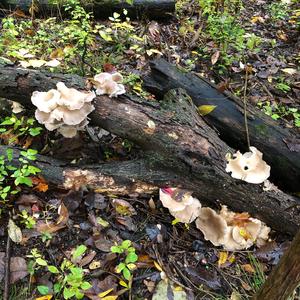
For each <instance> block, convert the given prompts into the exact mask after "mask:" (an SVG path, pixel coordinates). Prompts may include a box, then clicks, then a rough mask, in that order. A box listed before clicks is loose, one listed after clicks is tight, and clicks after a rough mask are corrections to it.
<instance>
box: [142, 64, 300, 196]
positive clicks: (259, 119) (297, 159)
mask: <svg viewBox="0 0 300 300" xmlns="http://www.w3.org/2000/svg"><path fill="white" fill-rule="evenodd" d="M144 87H145V88H146V89H147V90H148V91H150V92H151V93H153V94H155V95H157V96H158V97H160V98H162V97H163V95H164V94H165V93H166V92H167V91H168V90H170V89H174V88H183V89H185V90H186V91H187V93H188V94H189V95H190V97H191V98H192V99H193V102H194V104H195V105H196V106H200V105H215V106H216V108H215V109H214V110H213V111H212V112H211V113H209V114H208V115H206V116H205V117H204V119H205V121H206V122H207V123H208V124H209V125H210V126H211V127H213V128H215V129H216V130H217V131H218V133H219V134H220V138H221V139H222V140H223V141H224V142H226V143H227V144H228V145H229V146H230V147H233V148H235V149H240V150H242V151H247V150H248V149H247V142H246V141H247V140H246V132H245V125H244V115H243V103H242V101H241V100H240V99H237V98H236V97H235V96H233V95H232V94H230V93H220V92H219V91H218V90H217V88H216V86H215V85H213V84H212V83H210V82H208V81H207V80H206V79H204V78H201V77H198V76H197V75H195V74H193V73H191V72H189V73H184V72H182V71H180V70H179V69H177V68H176V67H175V66H174V65H171V64H170V63H168V62H167V61H165V60H164V59H157V60H154V61H153V62H152V63H151V73H150V74H149V75H148V76H146V77H145V78H144ZM247 114H248V127H249V133H250V142H251V145H252V146H255V147H256V148H258V149H259V150H260V151H261V152H263V153H264V158H265V160H266V161H267V163H268V164H269V165H271V166H272V169H271V179H272V181H273V182H275V183H276V184H277V185H278V186H280V187H281V188H282V189H285V190H288V191H292V192H298V191H299V182H300V153H299V152H293V151H292V150H291V149H289V144H293V141H295V139H296V136H297V132H296V131H294V130H291V129H287V128H282V127H280V125H279V124H278V122H277V123H276V122H275V121H274V120H272V119H271V118H270V117H268V116H266V115H265V114H264V113H263V112H261V111H260V110H258V109H256V108H254V107H252V106H251V105H250V104H249V103H248V112H247Z"/></svg>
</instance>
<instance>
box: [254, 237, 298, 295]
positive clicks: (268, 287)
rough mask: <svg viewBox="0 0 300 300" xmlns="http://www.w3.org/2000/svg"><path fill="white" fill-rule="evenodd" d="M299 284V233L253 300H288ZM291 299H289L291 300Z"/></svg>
mask: <svg viewBox="0 0 300 300" xmlns="http://www.w3.org/2000/svg"><path fill="white" fill-rule="evenodd" d="M299 284H300V231H298V233H297V235H296V236H295V238H294V240H293V242H292V244H291V246H290V247H289V249H287V250H286V251H285V253H284V254H283V256H282V258H281V259H280V260H279V263H278V265H277V266H276V267H275V268H274V270H272V272H271V274H270V275H269V277H268V278H267V280H266V282H265V283H264V285H263V286H262V287H261V289H260V290H259V291H258V293H257V294H256V295H255V296H254V297H253V300H265V299H276V300H286V299H290V298H289V297H291V296H292V293H293V292H294V290H295V289H296V288H297V286H299ZM292 298H293V297H291V299H292Z"/></svg>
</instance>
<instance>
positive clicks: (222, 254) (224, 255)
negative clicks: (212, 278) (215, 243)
mask: <svg viewBox="0 0 300 300" xmlns="http://www.w3.org/2000/svg"><path fill="white" fill-rule="evenodd" d="M227 257H228V252H224V251H221V252H219V260H218V266H219V267H221V266H222V265H223V264H225V263H226V261H227Z"/></svg>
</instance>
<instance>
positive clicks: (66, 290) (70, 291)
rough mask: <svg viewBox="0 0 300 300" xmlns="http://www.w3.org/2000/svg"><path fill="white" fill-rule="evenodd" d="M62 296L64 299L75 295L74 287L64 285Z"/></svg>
mask: <svg viewBox="0 0 300 300" xmlns="http://www.w3.org/2000/svg"><path fill="white" fill-rule="evenodd" d="M63 294H64V298H65V299H70V298H72V297H73V296H75V291H74V289H71V288H67V287H65V288H64V293H63Z"/></svg>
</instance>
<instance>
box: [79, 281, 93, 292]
mask: <svg viewBox="0 0 300 300" xmlns="http://www.w3.org/2000/svg"><path fill="white" fill-rule="evenodd" d="M80 287H81V288H82V289H83V290H88V289H90V288H91V287H92V285H91V284H90V283H89V282H87V281H84V282H83V283H82V284H81V285H80Z"/></svg>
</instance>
